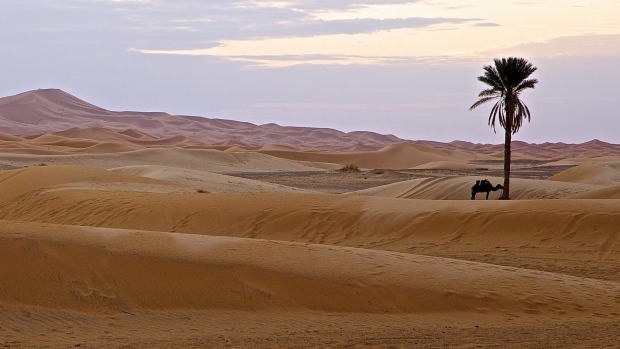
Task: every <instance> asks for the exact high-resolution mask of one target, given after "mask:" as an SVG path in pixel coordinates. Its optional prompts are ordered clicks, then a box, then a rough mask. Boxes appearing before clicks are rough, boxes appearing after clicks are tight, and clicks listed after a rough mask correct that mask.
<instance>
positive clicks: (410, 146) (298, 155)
mask: <svg viewBox="0 0 620 349" xmlns="http://www.w3.org/2000/svg"><path fill="white" fill-rule="evenodd" d="M261 152H264V153H266V154H270V155H273V156H277V157H281V158H286V159H291V160H299V161H315V162H326V163H335V164H341V165H346V164H354V165H357V166H359V167H361V168H369V169H373V168H384V169H403V168H410V167H414V166H419V165H422V164H426V163H430V162H437V161H454V159H455V158H457V159H460V160H462V161H463V162H466V161H467V160H473V159H476V158H477V156H476V155H473V154H469V153H465V152H461V151H456V150H444V149H435V148H430V147H426V146H423V145H417V144H414V143H398V144H392V145H389V146H386V147H384V148H382V149H380V150H377V151H366V152H346V153H338V152H299V151H283V150H262V151H261ZM483 158H484V157H483Z"/></svg>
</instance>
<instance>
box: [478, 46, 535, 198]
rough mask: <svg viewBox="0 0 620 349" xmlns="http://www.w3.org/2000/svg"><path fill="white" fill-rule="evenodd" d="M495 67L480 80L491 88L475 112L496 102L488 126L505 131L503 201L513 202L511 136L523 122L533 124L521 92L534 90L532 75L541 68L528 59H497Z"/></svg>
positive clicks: (481, 93)
mask: <svg viewBox="0 0 620 349" xmlns="http://www.w3.org/2000/svg"><path fill="white" fill-rule="evenodd" d="M494 62H495V66H492V65H487V66H485V67H484V68H483V69H484V75H482V76H479V77H478V81H481V82H483V83H485V84H487V85H488V86H489V88H488V89H486V90H483V91H482V92H480V94H479V95H478V97H480V99H479V100H478V101H477V102H476V103H474V104H473V105H472V106H471V107H470V108H469V110H472V109H474V108H476V107H478V106H480V105H482V104H484V103H486V102H491V101H494V102H495V105H493V108H491V113H490V114H489V125H490V126H491V127H492V128H493V132H496V130H495V122H496V121H497V120H499V124H500V125H501V126H502V127H503V128H504V130H505V131H506V132H505V139H504V193H503V194H502V197H501V198H500V199H503V200H510V143H511V142H512V135H514V134H515V133H517V131H519V129H520V128H521V126H522V125H523V120H524V119H526V118H527V121H528V122H529V121H530V110H529V109H528V107H527V106H526V105H525V103H523V101H522V100H521V99H520V98H519V96H520V94H521V92H523V91H524V90H526V89H528V88H534V85H536V84H537V83H538V80H537V79H530V78H529V77H530V75H532V73H534V72H535V71H536V70H537V69H538V68H536V67H534V66H533V65H532V64H531V63H530V62H528V61H527V60H526V59H525V58H517V57H510V58H502V59H499V58H496V59H495V60H494Z"/></svg>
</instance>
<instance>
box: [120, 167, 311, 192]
mask: <svg viewBox="0 0 620 349" xmlns="http://www.w3.org/2000/svg"><path fill="white" fill-rule="evenodd" d="M110 170H111V171H114V172H120V173H124V174H129V175H133V176H140V177H147V178H153V179H158V180H163V181H168V182H173V183H177V184H183V185H187V186H190V187H192V188H196V189H197V190H198V189H199V190H203V191H207V192H214V193H255V192H307V191H306V190H303V189H298V188H292V187H287V186H284V185H277V184H271V183H266V182H260V181H255V180H250V179H245V178H239V177H233V176H227V175H222V174H217V173H212V172H205V171H197V170H189V169H180V168H177V167H167V166H153V165H143V166H126V167H118V168H113V169H110Z"/></svg>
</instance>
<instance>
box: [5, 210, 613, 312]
mask: <svg viewBox="0 0 620 349" xmlns="http://www.w3.org/2000/svg"><path fill="white" fill-rule="evenodd" d="M0 232H1V233H0V239H1V243H0V258H1V260H2V263H3V264H5V263H11V265H14V266H15V267H14V268H9V269H5V268H3V269H2V271H0V275H1V277H2V280H5V282H6V281H10V282H8V283H6V284H5V285H6V286H5V287H3V288H2V289H1V290H0V300H2V301H3V302H9V303H19V304H29V305H40V306H46V307H56V308H63V309H75V310H82V311H93V310H94V311H108V312H119V311H120V310H128V311H137V310H138V311H139V310H142V309H145V308H147V309H183V308H190V309H235V310H246V311H256V310H281V309H304V308H305V309H309V310H315V311H316V310H322V311H336V312H343V311H344V312H351V311H355V312H381V313H386V312H388V313H398V312H410V313H426V312H433V313H437V312H463V311H472V312H480V313H485V312H497V311H499V312H502V313H505V312H509V313H539V314H554V315H561V316H582V315H583V314H582V312H583V311H584V310H585V311H586V312H587V313H588V315H591V314H592V313H593V312H595V313H597V314H599V315H600V316H610V315H611V314H610V312H613V310H614V309H615V308H617V307H618V302H619V300H618V298H617V296H618V294H619V293H620V285H618V284H617V283H610V282H604V281H597V280H590V279H583V278H576V277H570V276H562V275H548V274H546V273H540V272H535V271H529V270H520V269H514V268H506V267H499V266H493V265H486V264H481V263H474V262H464V261H457V260H450V259H442V258H437V257H424V256H415V255H407V254H398V253H389V252H382V251H369V250H360V249H350V248H335V247H328V246H320V245H302V244H294V243H287V242H274V241H261V240H248V239H237V238H225V237H207V236H196V235H185V234H169V233H155V232H139V231H121V230H111V229H95V228H80V227H60V226H53V225H36V224H32V223H24V224H14V223H9V224H7V223H6V222H0ZM18 260H19V261H23V262H22V263H17V262H16V261H18ZM283 261H287V262H286V263H283ZM307 261H313V263H307ZM76 262H77V263H76ZM335 270H338V272H335ZM489 280H493V283H494V284H495V283H496V284H500V285H503V287H502V288H500V289H497V288H494V287H493V288H490V287H489V285H488V281H489ZM35 285H36V287H33V286H35ZM592 299H597V300H598V303H597V304H595V305H593V304H591V300H592ZM603 304H608V305H609V306H611V308H610V307H609V306H605V305H603Z"/></svg>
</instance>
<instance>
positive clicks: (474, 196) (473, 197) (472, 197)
mask: <svg viewBox="0 0 620 349" xmlns="http://www.w3.org/2000/svg"><path fill="white" fill-rule="evenodd" d="M471 199H472V200H476V192H475V191H473V190H472V191H471Z"/></svg>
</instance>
